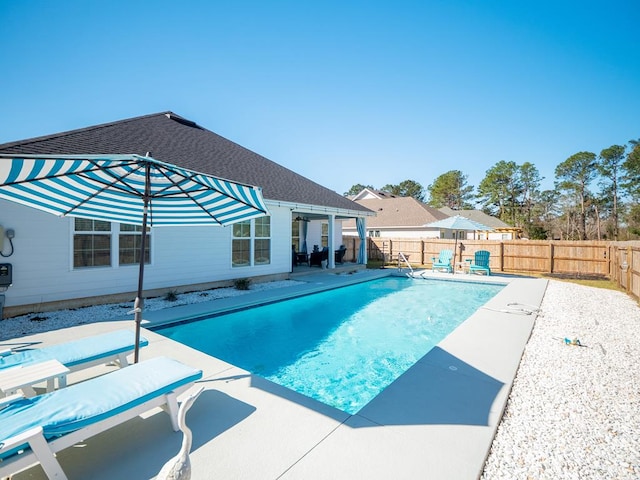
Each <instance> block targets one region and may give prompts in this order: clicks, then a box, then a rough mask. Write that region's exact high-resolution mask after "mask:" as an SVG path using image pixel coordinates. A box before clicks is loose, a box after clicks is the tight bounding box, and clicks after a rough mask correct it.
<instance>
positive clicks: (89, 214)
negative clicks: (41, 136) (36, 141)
mask: <svg viewBox="0 0 640 480" xmlns="http://www.w3.org/2000/svg"><path fill="white" fill-rule="evenodd" d="M0 198H3V199H5V200H10V201H12V202H17V203H21V204H23V205H27V206H29V207H34V208H37V209H39V210H44V211H45V212H49V213H52V214H54V215H60V216H65V215H69V216H73V217H82V218H89V219H94V220H106V221H110V222H118V223H128V224H133V225H142V224H143V222H144V218H145V214H146V213H147V212H145V203H147V204H148V213H147V220H146V222H147V225H148V226H153V227H158V226H170V225H171V226H176V225H210V224H212V223H213V224H218V225H230V224H232V223H236V222H239V221H242V220H249V219H251V218H256V217H260V216H263V215H265V214H266V212H267V208H266V206H265V204H264V199H263V198H262V193H261V191H260V189H259V188H257V187H252V186H248V185H242V184H239V183H235V182H230V181H228V180H222V179H220V178H216V177H213V176H211V175H205V174H202V173H197V172H193V171H190V170H186V169H184V168H180V167H177V166H174V165H171V164H167V163H163V162H159V161H158V160H155V159H153V158H150V157H143V156H139V155H84V156H68V155H65V156H45V155H41V156H37V157H34V156H25V155H22V156H19V155H15V156H7V155H0Z"/></svg>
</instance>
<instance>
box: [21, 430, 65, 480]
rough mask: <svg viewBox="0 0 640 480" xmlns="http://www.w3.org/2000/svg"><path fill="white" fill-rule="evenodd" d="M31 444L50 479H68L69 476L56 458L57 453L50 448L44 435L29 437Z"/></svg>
mask: <svg viewBox="0 0 640 480" xmlns="http://www.w3.org/2000/svg"><path fill="white" fill-rule="evenodd" d="M29 445H30V446H31V451H33V454H34V455H35V456H36V458H37V459H38V461H39V462H40V465H41V466H42V469H43V470H44V473H45V474H46V475H47V477H48V478H49V479H56V480H57V479H60V480H67V476H66V475H65V473H64V472H63V471H62V467H61V466H60V463H58V460H56V457H55V455H54V454H53V453H52V452H51V450H50V449H49V446H48V445H47V441H46V440H45V439H44V437H43V436H42V435H37V436H34V437H31V438H30V439H29Z"/></svg>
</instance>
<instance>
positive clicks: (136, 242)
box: [118, 224, 151, 265]
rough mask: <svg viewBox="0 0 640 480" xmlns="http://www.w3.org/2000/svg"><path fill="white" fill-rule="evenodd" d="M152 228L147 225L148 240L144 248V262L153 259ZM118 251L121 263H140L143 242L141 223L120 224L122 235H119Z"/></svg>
mask: <svg viewBox="0 0 640 480" xmlns="http://www.w3.org/2000/svg"><path fill="white" fill-rule="evenodd" d="M150 230H151V229H150V228H148V227H147V242H146V244H145V249H144V263H149V262H150V261H151V254H150V252H151V249H150V248H149V240H150V238H149V234H150ZM118 241H119V247H118V252H119V256H118V258H119V259H120V265H132V264H135V265H138V264H140V243H141V242H142V226H140V225H125V224H121V225H120V235H119V236H118Z"/></svg>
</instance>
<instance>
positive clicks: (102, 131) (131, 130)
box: [0, 112, 370, 213]
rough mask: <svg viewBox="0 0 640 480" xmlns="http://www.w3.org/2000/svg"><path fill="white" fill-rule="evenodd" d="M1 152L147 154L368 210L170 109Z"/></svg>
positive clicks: (312, 200) (287, 198) (287, 195)
mask: <svg viewBox="0 0 640 480" xmlns="http://www.w3.org/2000/svg"><path fill="white" fill-rule="evenodd" d="M0 153H17V154H42V155H44V154H50V155H56V154H79V155H82V154H105V153H109V154H130V153H135V154H138V155H146V154H147V153H149V155H150V156H152V157H153V158H155V159H157V160H160V161H163V162H167V163H172V164H175V165H179V166H181V167H184V168H188V169H191V170H195V171H198V172H202V173H207V174H210V175H215V176H218V177H221V178H224V179H227V180H232V181H235V182H239V183H244V184H249V185H256V186H259V187H261V188H262V193H263V196H264V198H265V199H268V200H279V201H284V202H291V203H301V204H308V205H321V206H325V207H332V208H336V209H345V210H352V211H353V210H355V211H362V212H363V213H370V212H367V209H366V208H365V207H363V206H361V205H359V204H357V203H355V202H352V201H351V200H349V199H347V198H345V197H343V196H342V195H339V194H338V193H336V192H334V191H333V190H330V189H328V188H326V187H323V186H322V185H319V184H317V183H315V182H313V181H311V180H309V179H308V178H305V177H303V176H302V175H299V174H297V173H295V172H293V171H292V170H289V169H287V168H285V167H283V166H281V165H278V164H277V163H275V162H273V161H271V160H269V159H267V158H265V157H263V156H261V155H258V154H257V153H255V152H252V151H251V150H248V149H246V148H244V147H242V146H240V145H238V144H236V143H234V142H232V141H230V140H227V139H226V138H224V137H221V136H220V135H218V134H216V133H214V132H212V131H210V130H207V129H205V128H203V127H201V126H199V125H198V124H196V123H195V122H192V121H190V120H187V119H185V118H183V117H180V116H179V115H176V114H175V113H173V112H162V113H156V114H152V115H145V116H141V117H135V118H130V119H126V120H120V121H117V122H112V123H105V124H101V125H95V126H91V127H86V128H81V129H78V130H71V131H68V132H62V133H57V134H53V135H47V136H42V137H37V138H31V139H27V140H21V141H16V142H10V143H5V144H2V145H0Z"/></svg>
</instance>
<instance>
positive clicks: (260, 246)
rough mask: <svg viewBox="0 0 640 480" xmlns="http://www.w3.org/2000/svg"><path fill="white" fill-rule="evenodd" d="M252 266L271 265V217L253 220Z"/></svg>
mask: <svg viewBox="0 0 640 480" xmlns="http://www.w3.org/2000/svg"><path fill="white" fill-rule="evenodd" d="M255 237H256V238H255V240H254V245H255V246H254V250H253V251H254V259H255V260H254V264H255V265H267V264H269V263H271V217H260V218H256V219H255Z"/></svg>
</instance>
